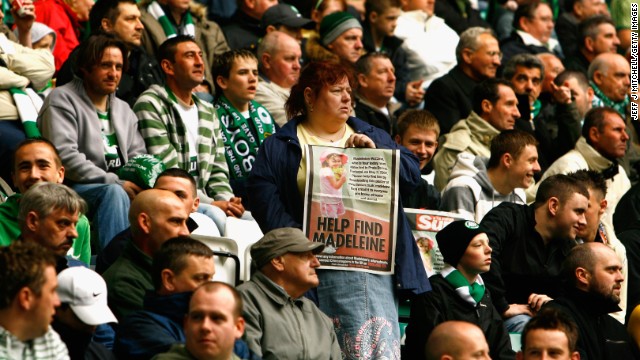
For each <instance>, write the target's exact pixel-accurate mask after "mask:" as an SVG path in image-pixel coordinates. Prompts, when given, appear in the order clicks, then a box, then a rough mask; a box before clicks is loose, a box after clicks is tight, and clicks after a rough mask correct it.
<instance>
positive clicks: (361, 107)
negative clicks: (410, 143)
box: [356, 97, 397, 136]
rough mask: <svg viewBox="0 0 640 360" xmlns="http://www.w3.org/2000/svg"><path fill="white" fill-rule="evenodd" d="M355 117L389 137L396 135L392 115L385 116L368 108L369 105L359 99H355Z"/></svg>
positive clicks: (394, 121)
mask: <svg viewBox="0 0 640 360" xmlns="http://www.w3.org/2000/svg"><path fill="white" fill-rule="evenodd" d="M356 117H357V118H358V119H360V120H363V121H364V122H366V123H368V124H369V125H373V126H375V127H377V128H378V129H381V130H384V131H386V132H387V134H389V135H390V136H393V135H395V134H396V133H397V127H396V119H395V117H394V116H393V114H389V116H387V115H385V114H383V113H382V112H380V111H378V110H376V109H374V108H372V107H371V106H369V104H367V103H365V102H364V101H363V100H362V99H360V98H359V97H356Z"/></svg>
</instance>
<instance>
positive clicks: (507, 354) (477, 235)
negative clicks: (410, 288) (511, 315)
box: [405, 220, 515, 359]
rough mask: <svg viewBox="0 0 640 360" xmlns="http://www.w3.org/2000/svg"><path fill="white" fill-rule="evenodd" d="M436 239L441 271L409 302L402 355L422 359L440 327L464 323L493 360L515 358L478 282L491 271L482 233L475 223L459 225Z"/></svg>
mask: <svg viewBox="0 0 640 360" xmlns="http://www.w3.org/2000/svg"><path fill="white" fill-rule="evenodd" d="M436 240H437V241H438V248H439V249H440V252H441V253H442V256H443V258H444V262H445V266H444V268H443V269H442V272H441V273H440V274H436V275H433V276H431V277H430V278H429V282H430V283H431V287H432V291H430V292H427V293H424V294H421V295H418V296H416V297H415V298H414V299H412V301H411V317H410V319H409V325H408V326H407V330H406V334H407V338H406V341H405V351H406V354H407V355H409V354H412V355H413V356H415V354H424V349H425V345H426V343H427V339H428V338H429V334H431V332H432V331H433V329H434V328H435V327H436V326H437V325H438V324H440V323H442V322H445V321H449V320H462V321H467V322H470V323H474V324H476V325H478V326H479V327H480V328H481V329H482V331H483V332H484V333H485V336H486V338H487V343H488V344H489V346H490V353H491V355H492V357H493V358H494V359H515V353H514V352H513V350H512V349H511V342H510V341H509V334H508V333H507V332H506V330H505V328H504V324H503V322H502V318H501V317H500V314H498V312H497V311H496V310H495V308H494V307H493V305H492V303H491V298H490V294H489V291H488V290H487V289H485V287H484V281H483V280H482V277H480V274H481V273H484V272H487V271H489V268H490V266H491V247H490V246H489V238H488V237H487V234H485V230H484V229H483V228H482V227H481V226H480V225H478V224H477V223H475V222H473V221H466V220H458V221H454V222H452V223H451V224H449V225H447V226H446V227H445V228H444V229H442V230H441V231H440V232H439V233H438V234H437V235H436Z"/></svg>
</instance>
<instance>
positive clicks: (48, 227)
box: [18, 182, 87, 272]
mask: <svg viewBox="0 0 640 360" xmlns="http://www.w3.org/2000/svg"><path fill="white" fill-rule="evenodd" d="M86 207H87V204H86V203H85V202H84V200H82V198H81V197H80V196H78V194H76V193H75V192H74V191H73V190H71V189H70V188H68V187H67V186H65V185H62V184H56V183H50V182H42V183H38V184H35V185H34V186H32V187H31V188H30V189H29V191H27V192H26V193H25V194H24V196H22V198H21V199H20V209H19V210H18V223H19V224H20V230H21V234H20V240H22V241H30V242H34V243H37V244H39V245H41V246H42V247H45V248H47V249H49V250H50V251H51V252H53V253H54V254H55V255H56V260H57V264H56V271H58V272H60V271H62V270H63V269H65V268H67V267H68V266H69V265H71V266H74V265H76V266H77V265H80V264H81V265H84V266H86V264H84V263H80V262H79V261H77V260H75V259H73V258H67V257H66V255H67V253H68V252H69V250H70V249H71V246H72V245H73V239H75V238H77V237H78V232H77V231H76V224H77V223H78V218H79V217H80V214H82V213H84V212H85V211H86ZM78 263H80V264H78Z"/></svg>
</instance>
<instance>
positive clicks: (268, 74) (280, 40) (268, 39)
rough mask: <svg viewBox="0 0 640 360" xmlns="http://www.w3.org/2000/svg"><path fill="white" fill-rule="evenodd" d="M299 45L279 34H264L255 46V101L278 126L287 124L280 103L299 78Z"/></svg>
mask: <svg viewBox="0 0 640 360" xmlns="http://www.w3.org/2000/svg"><path fill="white" fill-rule="evenodd" d="M301 56H302V52H301V50H300V44H298V42H297V41H296V40H295V39H294V38H292V37H291V36H288V35H287V34H285V33H283V32H280V31H272V32H270V33H268V34H267V35H266V36H265V37H264V38H263V39H262V41H260V45H259V46H258V61H259V63H260V64H259V66H258V69H259V70H260V81H258V89H257V90H256V97H255V101H257V102H258V103H260V104H262V105H263V106H264V107H265V108H267V110H269V113H270V114H271V116H272V117H273V119H274V120H275V122H276V123H277V124H278V125H279V126H281V127H282V126H284V124H286V123H287V121H289V119H288V118H287V114H286V113H285V111H284V103H285V102H286V101H287V99H289V93H291V87H292V86H293V85H294V84H295V83H297V82H298V78H299V77H300V68H301V66H300V57H301Z"/></svg>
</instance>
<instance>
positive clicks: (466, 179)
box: [440, 152, 526, 223]
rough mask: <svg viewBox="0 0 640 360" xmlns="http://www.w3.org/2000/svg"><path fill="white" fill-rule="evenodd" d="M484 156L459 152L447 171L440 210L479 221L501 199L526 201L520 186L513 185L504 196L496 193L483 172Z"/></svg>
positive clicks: (484, 166) (518, 201) (517, 201)
mask: <svg viewBox="0 0 640 360" xmlns="http://www.w3.org/2000/svg"><path fill="white" fill-rule="evenodd" d="M486 161H487V159H486V158H483V157H481V156H474V155H471V154H469V153H466V152H463V153H460V154H459V155H458V161H457V162H456V164H455V165H454V167H453V170H452V171H451V176H450V177H449V183H448V184H447V186H446V187H445V188H444V191H443V193H442V204H441V205H440V209H441V210H444V211H450V212H453V213H457V214H460V215H463V216H464V217H465V218H466V219H469V220H473V221H475V222H477V223H479V222H480V221H481V220H482V218H483V217H484V216H485V215H486V214H487V213H488V212H489V211H490V210H491V209H493V208H494V207H496V206H498V205H499V204H500V203H501V202H503V201H507V202H512V203H516V204H526V196H525V193H524V189H521V188H517V189H515V190H513V191H512V192H511V193H509V194H507V195H502V194H500V193H499V192H498V191H497V190H496V189H495V188H494V187H493V184H491V180H490V179H489V175H488V174H487V168H486Z"/></svg>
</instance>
